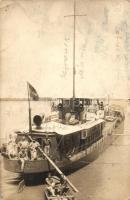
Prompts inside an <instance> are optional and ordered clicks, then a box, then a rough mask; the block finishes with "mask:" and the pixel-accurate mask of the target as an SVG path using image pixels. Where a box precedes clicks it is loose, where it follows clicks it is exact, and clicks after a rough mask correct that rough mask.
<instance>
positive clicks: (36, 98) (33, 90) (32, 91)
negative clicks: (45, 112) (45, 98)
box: [27, 82, 39, 101]
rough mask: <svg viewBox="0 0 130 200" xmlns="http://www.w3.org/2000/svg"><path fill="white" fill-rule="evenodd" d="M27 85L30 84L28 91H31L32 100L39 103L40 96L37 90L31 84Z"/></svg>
mask: <svg viewBox="0 0 130 200" xmlns="http://www.w3.org/2000/svg"><path fill="white" fill-rule="evenodd" d="M27 84H28V90H29V96H30V98H32V100H34V101H38V100H39V96H38V94H37V91H36V90H35V88H34V87H33V86H32V85H31V84H30V83H28V82H27Z"/></svg>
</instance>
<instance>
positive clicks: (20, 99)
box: [0, 97, 129, 101]
mask: <svg viewBox="0 0 130 200" xmlns="http://www.w3.org/2000/svg"><path fill="white" fill-rule="evenodd" d="M58 99H62V97H59V98H51V97H41V98H39V100H38V101H54V100H58ZM63 99H70V98H63ZM79 99H85V98H79ZM86 99H87V98H86ZM88 99H98V98H88ZM99 99H104V100H105V99H106V98H99ZM111 100H123V101H127V100H129V99H125V98H124V99H120V98H115V99H113V98H111ZM0 101H28V98H0ZM31 101H34V100H31Z"/></svg>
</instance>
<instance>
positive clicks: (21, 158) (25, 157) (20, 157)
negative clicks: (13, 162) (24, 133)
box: [18, 149, 28, 171]
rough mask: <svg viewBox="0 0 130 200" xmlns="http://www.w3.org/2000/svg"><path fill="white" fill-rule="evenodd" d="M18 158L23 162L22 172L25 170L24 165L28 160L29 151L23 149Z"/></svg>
mask: <svg viewBox="0 0 130 200" xmlns="http://www.w3.org/2000/svg"><path fill="white" fill-rule="evenodd" d="M18 158H19V160H20V162H21V170H22V171H23V170H24V164H25V160H28V155H27V151H26V150H25V149H21V150H20V152H19V154H18Z"/></svg>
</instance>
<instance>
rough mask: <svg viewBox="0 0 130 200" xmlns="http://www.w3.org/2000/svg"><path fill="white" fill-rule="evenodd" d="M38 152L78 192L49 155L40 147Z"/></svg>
mask: <svg viewBox="0 0 130 200" xmlns="http://www.w3.org/2000/svg"><path fill="white" fill-rule="evenodd" d="M38 149H39V150H40V152H41V153H42V154H43V155H44V157H45V158H46V159H47V160H48V161H49V163H50V164H51V165H52V166H53V167H54V168H55V169H56V171H57V172H58V173H59V174H60V175H61V176H62V177H63V178H64V180H66V181H67V182H68V184H69V185H70V186H71V188H72V189H73V190H74V192H79V191H78V190H77V188H76V187H75V186H74V185H73V184H72V183H71V182H70V180H69V179H68V178H67V177H66V176H65V175H64V174H63V173H62V171H61V170H60V169H59V167H57V165H56V164H55V163H54V162H53V161H52V160H51V159H50V158H49V156H48V155H47V154H46V153H45V152H44V151H43V150H42V149H41V148H40V147H38Z"/></svg>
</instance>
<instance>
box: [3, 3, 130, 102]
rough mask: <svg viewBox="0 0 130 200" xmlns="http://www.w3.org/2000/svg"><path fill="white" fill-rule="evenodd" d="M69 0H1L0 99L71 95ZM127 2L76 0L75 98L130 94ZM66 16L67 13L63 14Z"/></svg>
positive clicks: (129, 4)
mask: <svg viewBox="0 0 130 200" xmlns="http://www.w3.org/2000/svg"><path fill="white" fill-rule="evenodd" d="M73 10H74V3H73V0H48V1H47V0H37V1H35V0H1V1H0V23H1V29H0V58H1V59H0V60H1V61H0V80H1V84H0V97H1V98H26V97H27V81H28V82H30V83H31V84H32V85H33V86H34V87H35V89H36V90H37V92H38V94H39V96H40V97H67V98H68V97H72V86H73V85H72V83H73V79H72V72H73V71H72V69H73V27H74V24H73V16H71V15H73V14H74V12H73ZM129 10H130V2H129V1H127V0H116V1H112V0H109V1H105V0H93V1H90V0H77V1H76V14H77V15H84V16H77V17H76V41H75V69H76V72H75V73H76V74H75V75H76V77H75V79H76V97H80V98H82V97H84V98H100V97H107V96H108V95H109V96H110V97H111V98H122V99H125V98H130V90H129V88H130V12H129ZM68 15H69V16H68Z"/></svg>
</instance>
